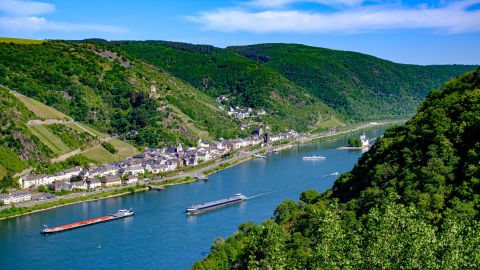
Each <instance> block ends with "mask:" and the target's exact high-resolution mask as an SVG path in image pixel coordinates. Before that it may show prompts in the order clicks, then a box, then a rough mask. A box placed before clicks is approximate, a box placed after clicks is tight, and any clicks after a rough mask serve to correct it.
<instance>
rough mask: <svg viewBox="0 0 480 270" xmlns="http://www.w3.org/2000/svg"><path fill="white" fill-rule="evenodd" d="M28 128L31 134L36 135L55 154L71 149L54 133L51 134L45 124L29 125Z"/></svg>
mask: <svg viewBox="0 0 480 270" xmlns="http://www.w3.org/2000/svg"><path fill="white" fill-rule="evenodd" d="M28 129H29V130H30V132H32V134H33V135H35V136H37V138H38V139H40V141H41V142H42V143H44V144H45V145H46V146H48V148H50V150H52V151H53V152H54V153H55V154H56V155H57V156H59V155H63V154H66V153H68V152H70V151H72V150H73V149H70V148H69V147H68V146H67V145H66V144H65V143H64V142H62V140H61V139H60V138H59V137H58V136H57V135H55V134H53V133H52V132H51V131H50V130H48V128H46V127H45V126H29V127H28Z"/></svg>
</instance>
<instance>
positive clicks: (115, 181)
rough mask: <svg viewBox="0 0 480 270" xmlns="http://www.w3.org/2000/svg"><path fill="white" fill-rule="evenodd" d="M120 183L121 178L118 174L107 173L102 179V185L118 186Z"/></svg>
mask: <svg viewBox="0 0 480 270" xmlns="http://www.w3.org/2000/svg"><path fill="white" fill-rule="evenodd" d="M121 184H122V179H120V177H118V175H107V176H105V178H103V179H102V186H103V187H113V186H120V185H121Z"/></svg>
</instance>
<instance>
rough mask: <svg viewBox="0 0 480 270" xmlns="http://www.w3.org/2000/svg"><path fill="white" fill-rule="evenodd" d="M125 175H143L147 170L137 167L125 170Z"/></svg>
mask: <svg viewBox="0 0 480 270" xmlns="http://www.w3.org/2000/svg"><path fill="white" fill-rule="evenodd" d="M123 173H124V174H131V175H139V174H141V173H145V169H144V168H143V167H142V166H140V165H136V166H131V167H127V168H125V169H124V172H123Z"/></svg>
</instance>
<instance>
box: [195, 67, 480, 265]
mask: <svg viewBox="0 0 480 270" xmlns="http://www.w3.org/2000/svg"><path fill="white" fill-rule="evenodd" d="M479 128H480V69H477V70H476V71H474V72H471V73H467V74H465V75H462V76H461V77H459V78H458V79H454V80H452V81H450V82H448V83H447V84H446V85H445V87H444V88H443V89H442V90H435V91H433V92H432V93H431V94H429V95H428V97H427V98H426V100H425V101H424V102H423V103H422V104H421V105H420V108H419V109H418V112H417V114H416V115H415V116H414V117H413V118H412V119H411V120H410V121H408V122H407V123H406V124H404V125H402V126H399V127H394V128H391V129H389V130H387V132H386V133H385V135H384V138H383V139H380V140H379V141H377V142H376V144H375V145H374V146H373V147H372V149H371V150H370V151H369V152H367V153H365V154H364V155H363V156H362V157H361V158H360V160H359V162H358V164H357V165H356V166H355V167H354V169H353V170H352V171H351V172H349V173H345V174H343V175H342V176H341V177H340V178H339V179H338V180H337V181H336V182H335V184H334V187H333V188H332V189H331V190H329V191H327V192H325V193H322V194H318V193H317V192H315V191H313V190H309V191H306V192H303V193H302V194H301V196H300V201H299V202H298V203H295V202H293V201H285V202H283V203H282V204H280V205H279V206H278V207H277V209H276V210H275V213H274V219H272V220H268V221H266V222H264V223H262V224H260V225H255V224H251V223H249V224H245V225H241V226H240V227H239V230H238V232H237V233H236V234H235V235H234V236H232V237H230V238H228V239H227V240H226V241H225V244H224V245H222V246H215V247H214V248H212V252H211V253H210V254H209V255H208V256H207V257H206V258H205V259H204V260H203V261H199V262H197V263H196V264H195V265H194V266H193V269H207V268H206V267H207V266H208V267H210V268H209V269H250V268H252V269H259V268H261V269H476V268H478V267H479V266H480V252H479V251H480V222H479V221H478V220H479V210H480V200H479V195H478V191H479V190H480V181H479V180H478V179H480V158H479V156H478V155H477V153H478V152H479V150H480V149H479V146H480V137H478V134H479V132H480V130H479ZM273 238H274V239H275V240H271V239H273ZM226 248H228V250H229V251H230V253H231V254H234V256H226V257H221V256H218V254H222V252H223V251H224V250H225V249H226Z"/></svg>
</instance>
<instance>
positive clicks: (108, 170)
mask: <svg viewBox="0 0 480 270" xmlns="http://www.w3.org/2000/svg"><path fill="white" fill-rule="evenodd" d="M117 171H118V170H117V168H116V167H115V166H113V165H111V164H108V165H104V166H100V167H94V168H90V170H88V172H87V174H86V175H85V176H86V177H88V178H90V179H91V178H96V177H103V176H107V175H115V174H117Z"/></svg>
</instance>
